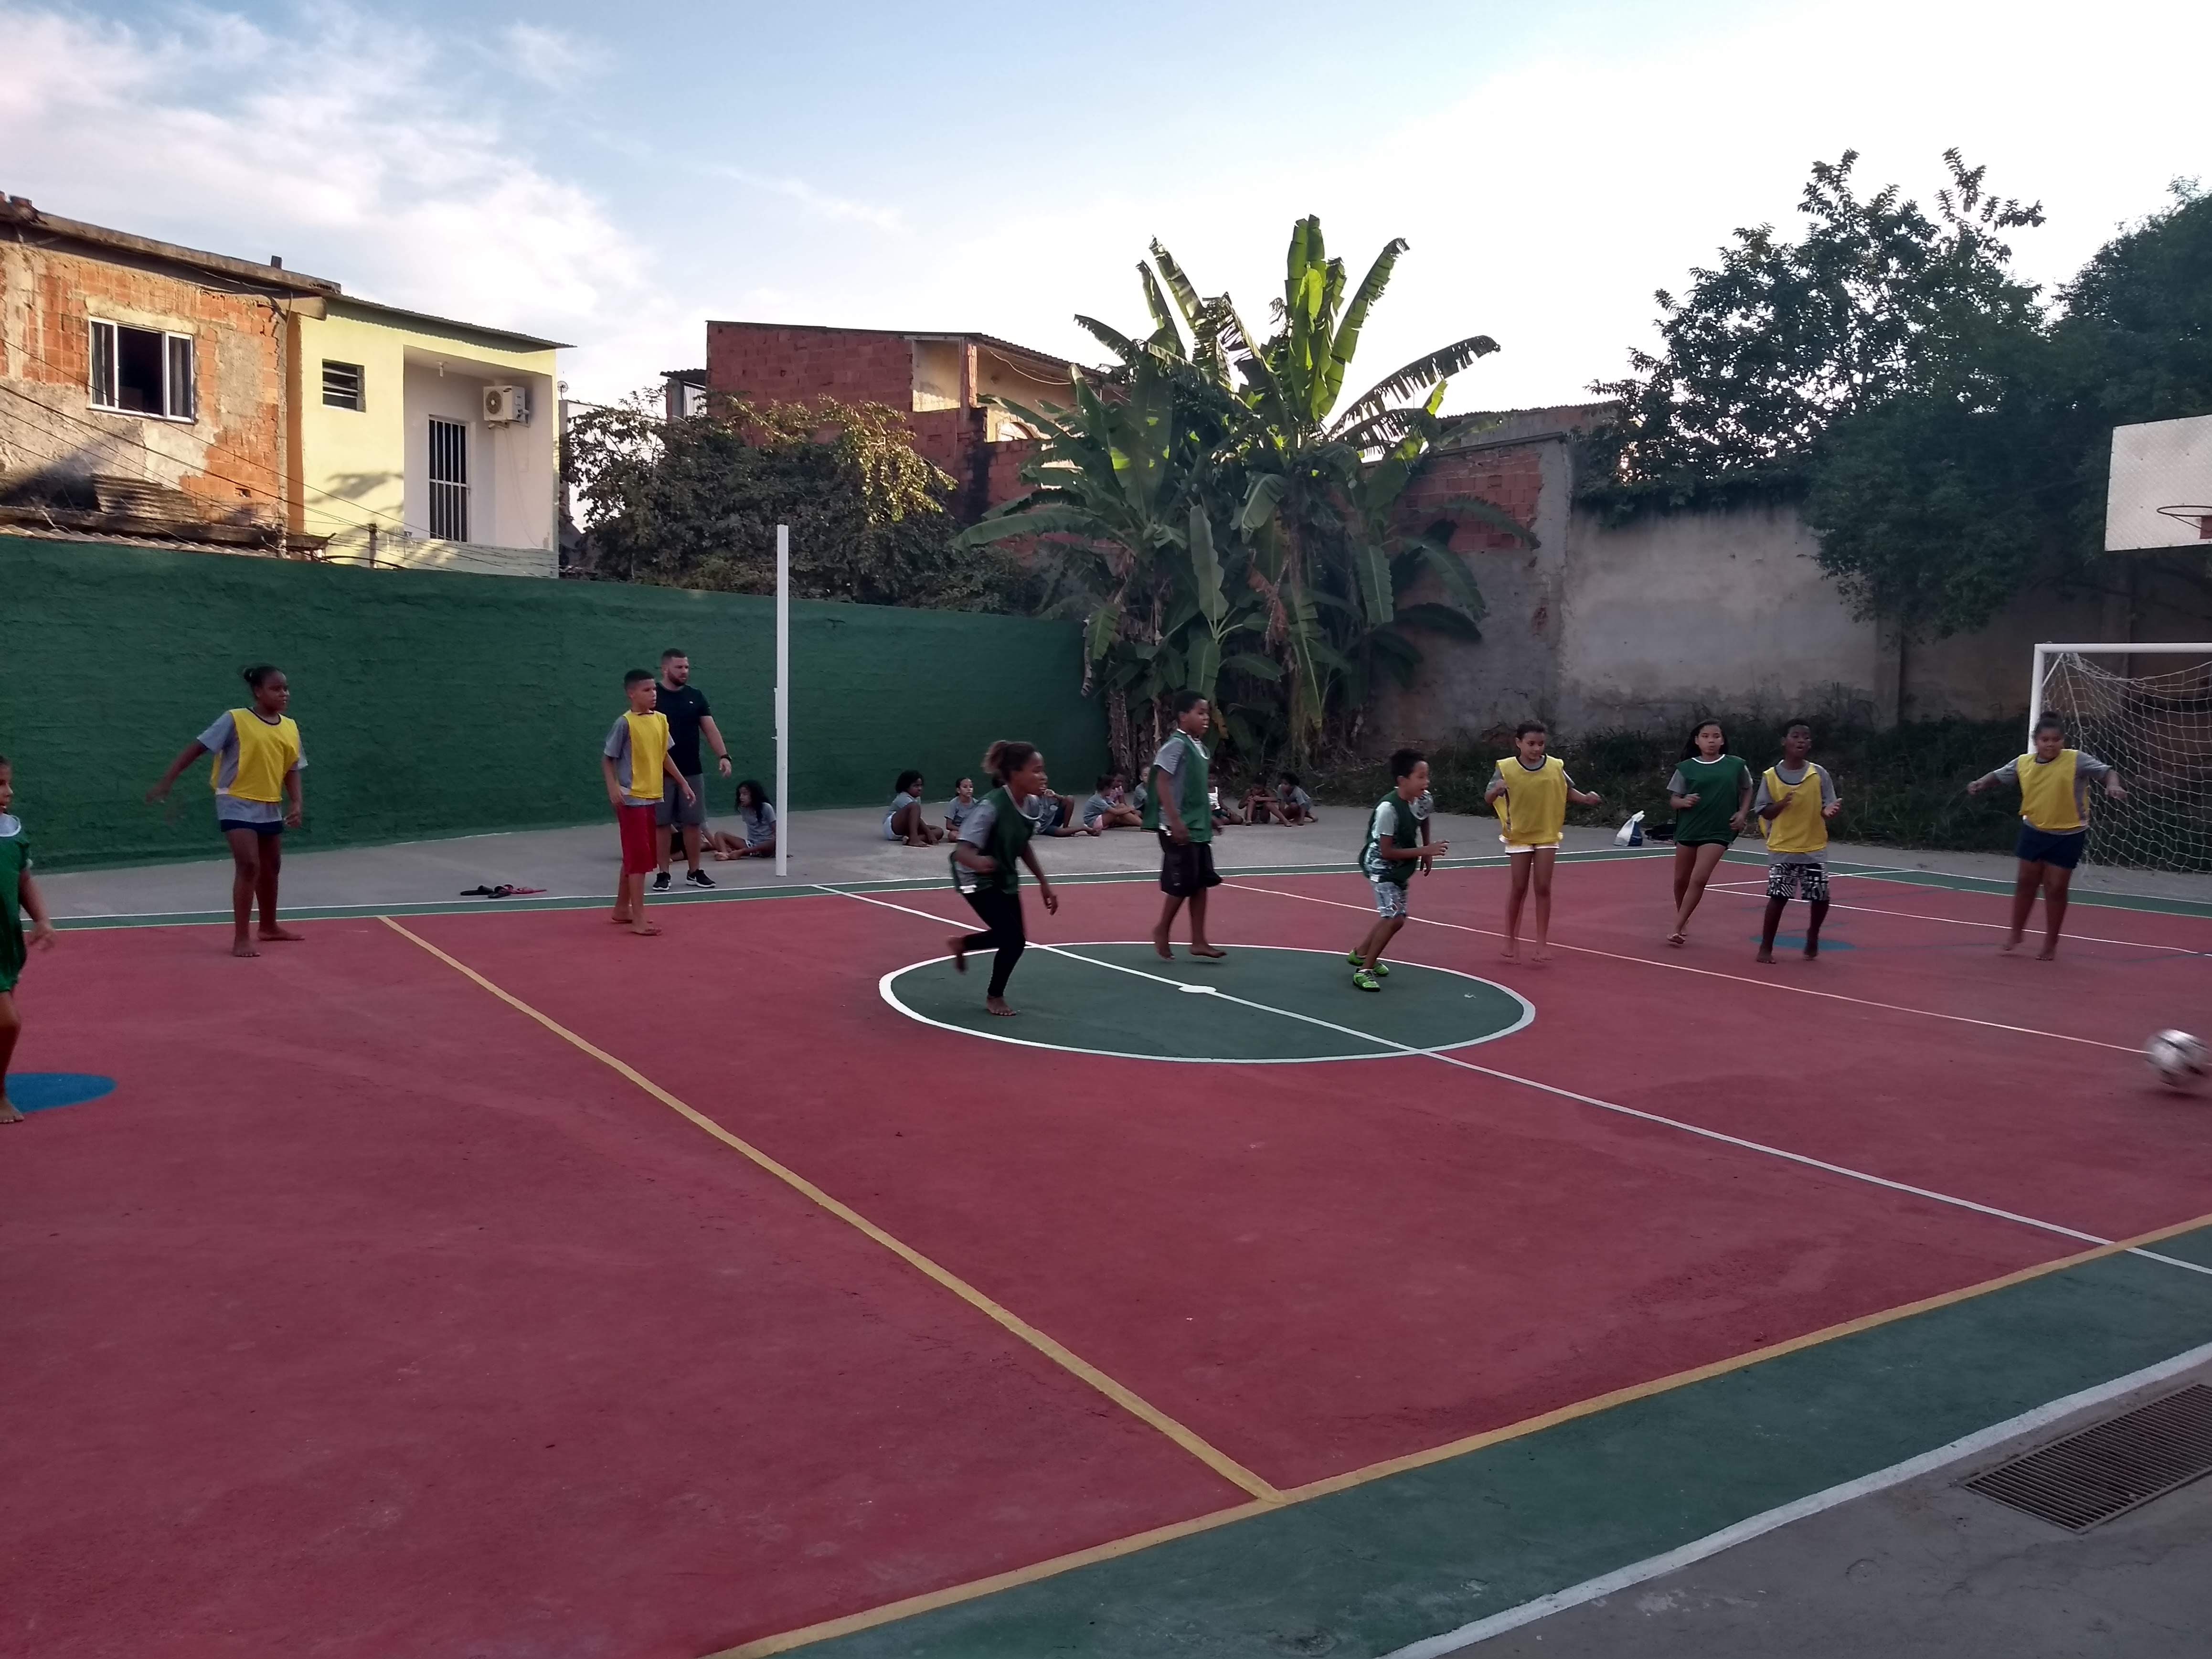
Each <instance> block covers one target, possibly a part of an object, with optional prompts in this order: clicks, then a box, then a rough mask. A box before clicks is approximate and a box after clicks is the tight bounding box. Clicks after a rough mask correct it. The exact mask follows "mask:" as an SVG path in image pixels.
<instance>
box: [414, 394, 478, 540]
mask: <svg viewBox="0 0 2212 1659" xmlns="http://www.w3.org/2000/svg"><path fill="white" fill-rule="evenodd" d="M470 424H471V423H470V422H467V421H456V420H454V419H453V418H452V417H451V416H444V415H433V416H429V417H428V425H427V427H426V428H425V429H426V431H427V433H428V453H427V456H426V459H427V461H428V465H426V466H425V467H424V469H423V476H424V477H425V478H426V479H427V480H428V489H429V498H428V502H427V505H428V509H429V510H428V513H426V514H425V517H426V519H427V521H428V524H427V527H428V530H429V532H430V538H431V539H432V540H433V541H447V542H462V543H465V542H466V541H467V540H468V539H469V532H470V531H471V530H472V529H473V528H474V527H475V526H474V524H473V523H472V520H474V518H475V512H474V504H473V503H472V502H471V500H470V497H471V495H472V494H473V493H474V492H473V491H472V490H471V489H470V485H469V426H470ZM440 427H444V428H447V432H448V434H449V436H448V440H447V446H446V449H445V459H446V460H447V464H448V465H449V467H450V468H451V469H452V470H453V471H458V472H459V474H460V477H458V478H441V477H439V476H438V464H439V459H440V458H439V442H438V439H439V432H438V428H440ZM441 492H442V493H441ZM441 520H443V521H444V530H445V532H446V533H444V534H442V535H441V533H440V521H441ZM455 520H459V526H458V527H459V531H460V533H459V535H454V534H453V533H452V532H453V530H454V528H455V527H456V526H455Z"/></svg>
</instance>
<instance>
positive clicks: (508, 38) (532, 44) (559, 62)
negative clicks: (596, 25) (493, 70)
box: [500, 23, 592, 92]
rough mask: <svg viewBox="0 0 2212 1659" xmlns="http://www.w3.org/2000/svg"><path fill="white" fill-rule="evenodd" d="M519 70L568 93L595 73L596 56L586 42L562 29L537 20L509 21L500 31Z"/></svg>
mask: <svg viewBox="0 0 2212 1659" xmlns="http://www.w3.org/2000/svg"><path fill="white" fill-rule="evenodd" d="M500 38H501V40H502V41H503V42H505V44H506V47H507V57H508V58H509V60H510V61H511V62H512V63H513V67H514V68H515V69H517V70H520V71H521V73H522V74H523V75H524V76H526V77H527V78H528V79H530V80H532V81H535V82H538V85H539V86H542V87H546V88H550V89H551V90H553V91H555V92H565V91H567V90H568V88H571V87H574V85H575V84H576V83H577V82H579V81H581V80H582V79H583V78H584V77H585V76H586V75H587V74H589V73H590V72H591V69H592V56H591V53H590V52H588V51H587V50H586V48H585V46H584V45H583V43H582V42H580V41H579V40H576V39H575V38H574V36H571V35H568V34H563V33H562V32H561V31H560V30H559V29H549V28H546V27H542V26H541V25H539V24H537V23H509V24H508V25H507V27H506V28H504V29H502V30H501V32H500Z"/></svg>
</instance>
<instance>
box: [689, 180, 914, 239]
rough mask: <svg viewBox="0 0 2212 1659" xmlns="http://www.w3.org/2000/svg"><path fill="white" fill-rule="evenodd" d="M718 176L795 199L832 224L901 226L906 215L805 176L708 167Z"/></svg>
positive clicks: (902, 226) (901, 228)
mask: <svg viewBox="0 0 2212 1659" xmlns="http://www.w3.org/2000/svg"><path fill="white" fill-rule="evenodd" d="M707 171H708V172H709V173H712V174H714V176H715V177H717V178H722V179H732V180H734V181H735V182H737V183H738V184H741V185H749V186H750V187H751V188H752V189H754V190H764V191H769V193H771V194H772V195H776V196H781V197H786V198H787V199H788V200H790V201H793V202H796V203H798V204H799V206H801V207H803V208H805V210H807V211H808V212H809V213H811V214H812V215H813V216H815V217H816V218H817V219H826V220H828V221H829V222H831V223H832V224H860V225H872V226H874V227H875V228H877V229H878V230H903V229H904V228H906V216H905V215H904V214H902V212H900V211H899V210H898V209H896V208H890V207H880V206H878V205H877V204H874V203H872V202H860V201H855V200H854V199H852V198H851V197H844V196H836V195H832V194H831V193H830V192H829V191H825V190H817V188H815V186H813V185H810V184H808V183H807V182H806V181H805V179H793V178H788V177H786V178H769V177H767V176H765V175H763V174H761V173H748V172H746V171H745V170H744V168H742V167H709V168H708V169H707Z"/></svg>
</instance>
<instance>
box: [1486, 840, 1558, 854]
mask: <svg viewBox="0 0 2212 1659" xmlns="http://www.w3.org/2000/svg"><path fill="white" fill-rule="evenodd" d="M1498 840H1500V841H1504V842H1505V850H1506V852H1508V853H1509V854H1511V853H1542V852H1546V851H1549V852H1553V853H1556V852H1558V851H1559V842H1555V841H1547V842H1541V843H1539V844H1538V845H1536V846H1534V847H1532V846H1529V845H1528V843H1527V842H1518V841H1505V837H1504V836H1498Z"/></svg>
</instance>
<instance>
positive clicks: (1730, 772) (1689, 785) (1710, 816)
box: [1667, 755, 1751, 847]
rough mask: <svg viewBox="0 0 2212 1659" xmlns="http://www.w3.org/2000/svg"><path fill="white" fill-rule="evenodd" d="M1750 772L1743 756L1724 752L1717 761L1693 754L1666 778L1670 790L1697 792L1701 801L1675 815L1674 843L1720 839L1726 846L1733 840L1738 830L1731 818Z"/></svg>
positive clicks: (1740, 798)
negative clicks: (1678, 815) (1730, 821)
mask: <svg viewBox="0 0 2212 1659" xmlns="http://www.w3.org/2000/svg"><path fill="white" fill-rule="evenodd" d="M1750 775H1751V769H1750V768H1749V767H1748V766H1747V765H1746V764H1745V763H1744V759H1743V757H1742V756H1741V755H1723V756H1722V757H1720V758H1719V759H1718V760H1716V761H1707V760H1703V759H1700V758H1699V757H1696V756H1692V757H1690V758H1689V759H1688V760H1686V761H1684V762H1683V763H1681V764H1680V766H1677V767H1676V768H1675V769H1674V775H1673V776H1672V777H1670V778H1668V780H1667V793H1668V794H1670V795H1695V796H1696V797H1697V798H1698V804H1697V805H1695V806H1692V808H1690V810H1689V811H1686V812H1684V813H1682V814H1681V815H1680V817H1677V818H1675V820H1674V844H1675V845H1676V846H1678V847H1679V846H1681V845H1682V844H1684V843H1685V842H1687V843H1689V844H1690V845H1692V846H1695V845H1696V844H1697V843H1698V842H1719V843H1720V844H1721V845H1722V846H1723V847H1725V846H1727V845H1728V843H1729V842H1732V841H1734V840H1735V833H1736V832H1735V826H1734V825H1732V824H1731V823H1729V819H1730V818H1732V817H1735V811H1736V807H1737V806H1738V805H1740V804H1741V802H1742V800H1743V786H1744V781H1745V780H1746V779H1747V778H1748V777H1749V776H1750Z"/></svg>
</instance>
